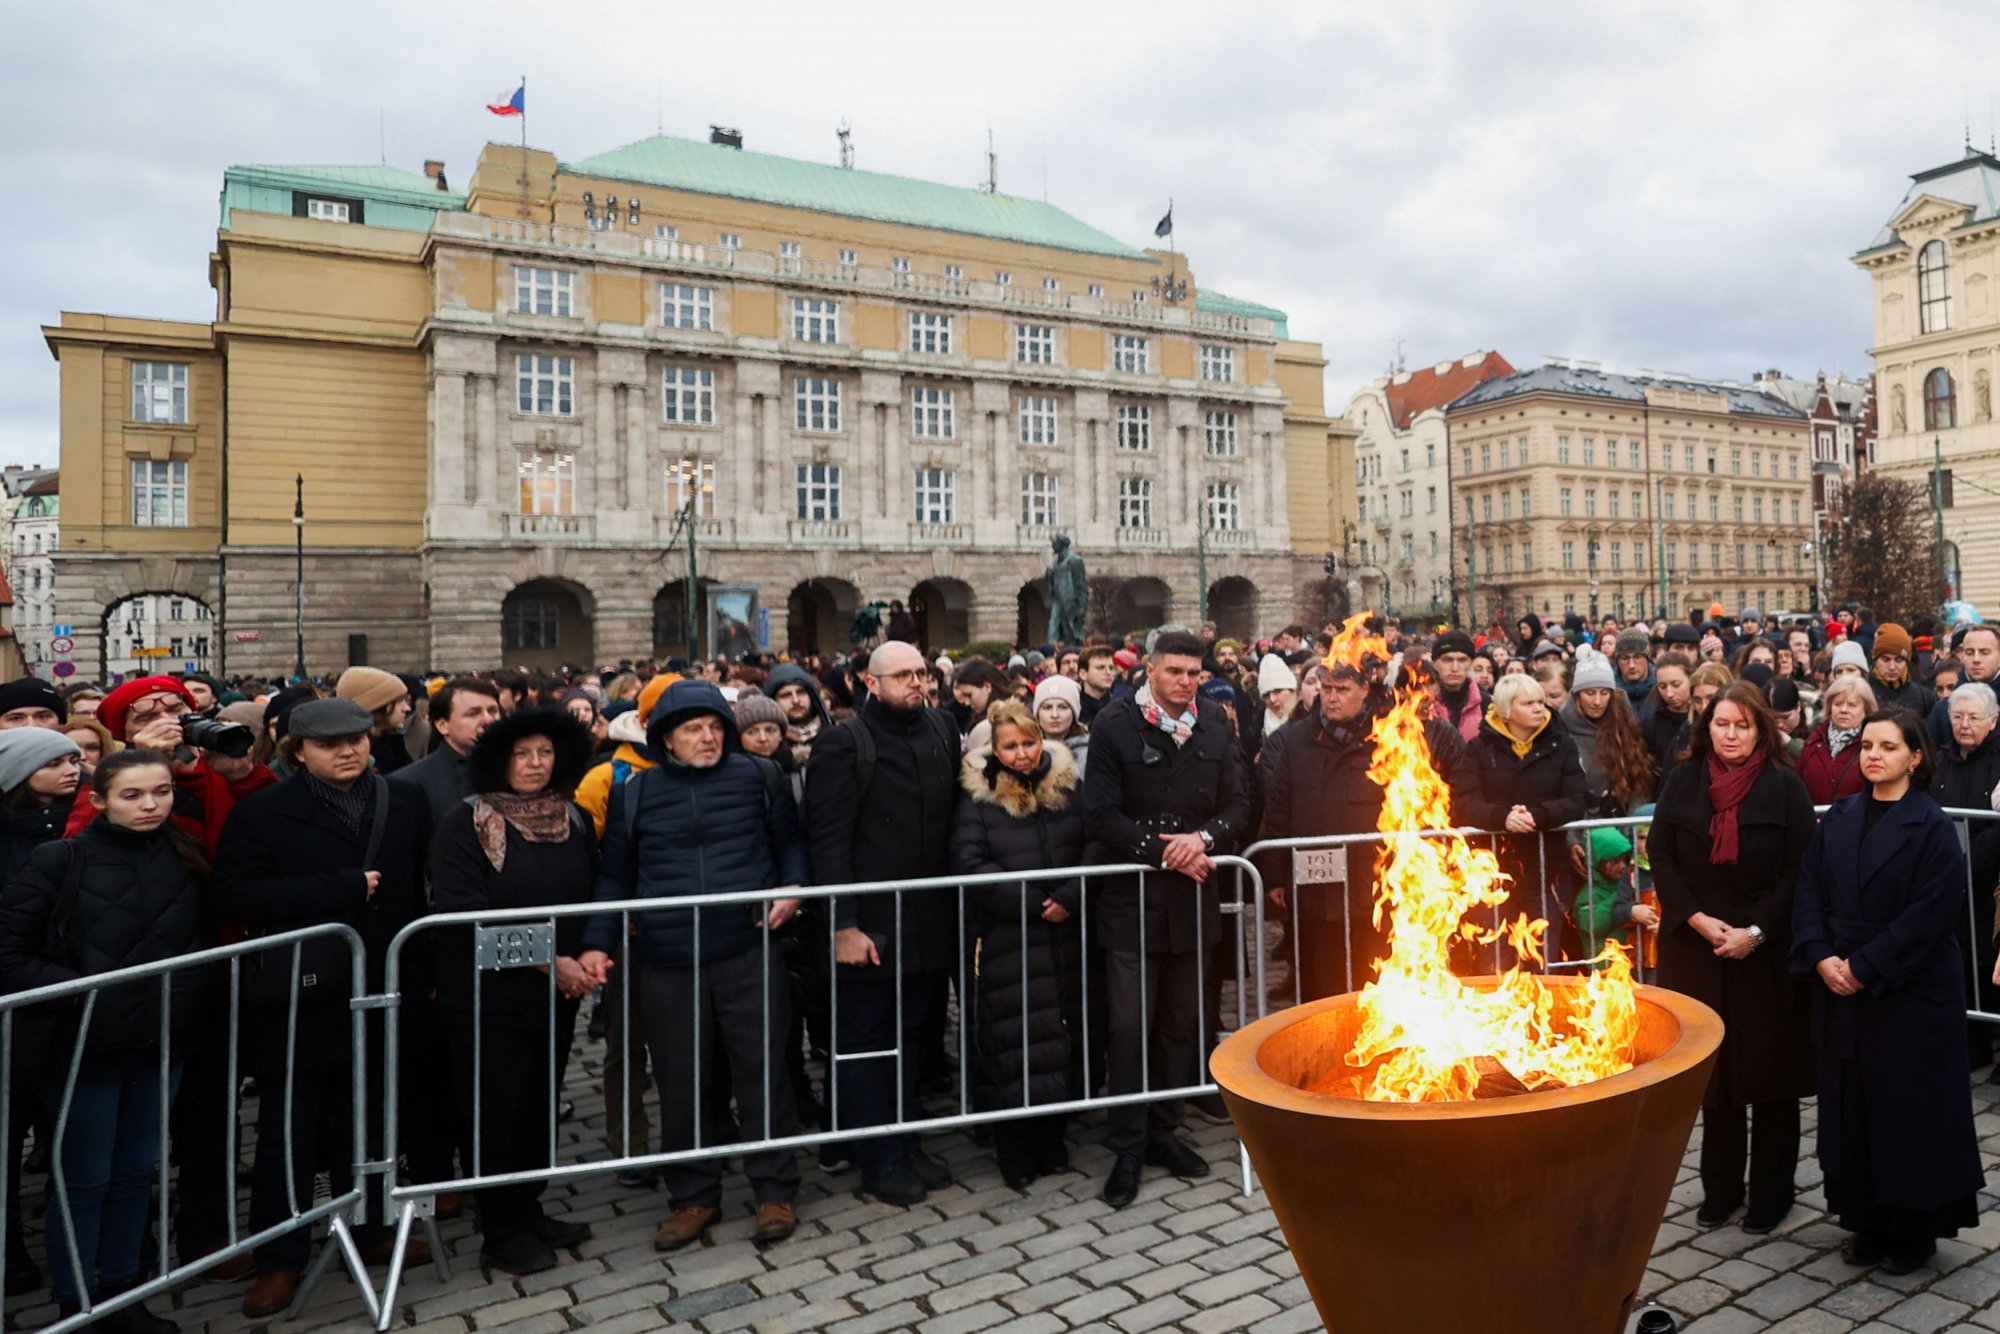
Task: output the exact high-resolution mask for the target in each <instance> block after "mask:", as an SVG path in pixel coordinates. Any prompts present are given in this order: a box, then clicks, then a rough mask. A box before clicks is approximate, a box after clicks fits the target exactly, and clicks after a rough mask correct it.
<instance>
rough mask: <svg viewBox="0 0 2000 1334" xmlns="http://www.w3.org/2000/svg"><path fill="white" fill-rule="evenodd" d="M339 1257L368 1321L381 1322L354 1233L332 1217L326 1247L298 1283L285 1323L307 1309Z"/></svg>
mask: <svg viewBox="0 0 2000 1334" xmlns="http://www.w3.org/2000/svg"><path fill="white" fill-rule="evenodd" d="M336 1255H338V1256H339V1257H340V1259H341V1260H342V1261H343V1262H344V1263H345V1264H346V1265H347V1273H348V1276H349V1277H351V1278H352V1279H353V1280H354V1286H355V1289H356V1290H357V1291H359V1292H360V1294H361V1301H362V1304H363V1305H365V1306H366V1307H367V1308H368V1318H369V1319H370V1320H373V1321H377V1322H379V1321H380V1320H381V1318H382V1309H383V1308H382V1304H381V1302H380V1301H379V1300H377V1298H376V1296H375V1282H374V1280H373V1279H371V1278H369V1277H368V1266H367V1265H366V1264H364V1263H363V1262H362V1259H361V1248H360V1247H359V1246H357V1245H355V1244H354V1233H353V1232H351V1231H349V1230H348V1225H347V1220H346V1219H345V1218H343V1217H341V1216H340V1215H339V1214H335V1215H334V1216H333V1217H332V1219H330V1220H329V1227H328V1229H327V1238H326V1244H325V1245H324V1246H322V1247H320V1252H319V1254H318V1255H317V1256H316V1257H314V1259H313V1262H312V1268H310V1269H308V1270H306V1273H305V1277H304V1278H303V1279H302V1280H301V1281H300V1283H299V1290H298V1291H297V1292H296V1293H294V1294H293V1295H292V1304H291V1306H289V1307H288V1308H286V1310H285V1319H287V1320H296V1319H298V1318H299V1316H300V1314H301V1313H302V1312H304V1310H305V1309H306V1302H307V1301H309V1300H310V1299H311V1298H312V1293H313V1289H314V1288H317V1287H318V1286H319V1282H320V1280H321V1279H323V1278H325V1277H326V1271H327V1269H328V1268H329V1267H330V1266H331V1265H332V1264H333V1260H334V1257H335V1256H336Z"/></svg>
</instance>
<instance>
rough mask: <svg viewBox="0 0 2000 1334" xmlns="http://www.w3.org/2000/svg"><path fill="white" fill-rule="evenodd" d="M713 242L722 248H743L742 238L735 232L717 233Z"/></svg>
mask: <svg viewBox="0 0 2000 1334" xmlns="http://www.w3.org/2000/svg"><path fill="white" fill-rule="evenodd" d="M715 243H716V244H717V245H718V246H720V247H722V248H723V249H724V250H741V249H742V248H743V238H742V237H741V236H739V235H737V234H736V233H735V232H721V233H718V234H717V236H716V238H715Z"/></svg>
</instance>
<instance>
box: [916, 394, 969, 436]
mask: <svg viewBox="0 0 2000 1334" xmlns="http://www.w3.org/2000/svg"><path fill="white" fill-rule="evenodd" d="M910 438H911V439H912V440H956V439H957V438H958V392H957V391H956V390H954V389H951V388H949V387H947V386H945V385H937V384H916V385H911V386H910Z"/></svg>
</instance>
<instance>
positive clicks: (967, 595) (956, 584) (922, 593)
mask: <svg viewBox="0 0 2000 1334" xmlns="http://www.w3.org/2000/svg"><path fill="white" fill-rule="evenodd" d="M905 605H906V606H907V607H908V608H909V611H910V615H912V616H914V617H915V618H916V621H917V647H918V648H920V649H922V650H923V651H924V652H925V653H926V654H929V653H935V652H936V651H937V650H939V649H945V648H964V647H965V645H966V644H967V642H968V641H970V640H971V638H972V588H971V586H970V585H968V584H966V583H965V582H964V581H963V580H961V579H942V578H941V579H926V580H924V581H923V582H922V583H920V584H918V585H917V586H916V587H915V588H913V589H911V590H910V600H909V602H908V603H906V604H905Z"/></svg>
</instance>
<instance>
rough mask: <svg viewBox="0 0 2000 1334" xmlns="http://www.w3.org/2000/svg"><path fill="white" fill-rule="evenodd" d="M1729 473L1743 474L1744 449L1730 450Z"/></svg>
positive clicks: (1732, 474)
mask: <svg viewBox="0 0 2000 1334" xmlns="http://www.w3.org/2000/svg"><path fill="white" fill-rule="evenodd" d="M1729 475H1730V476H1732V477H1741V476H1742V475H1743V451H1742V450H1740V449H1732V450H1730V451H1729Z"/></svg>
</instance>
